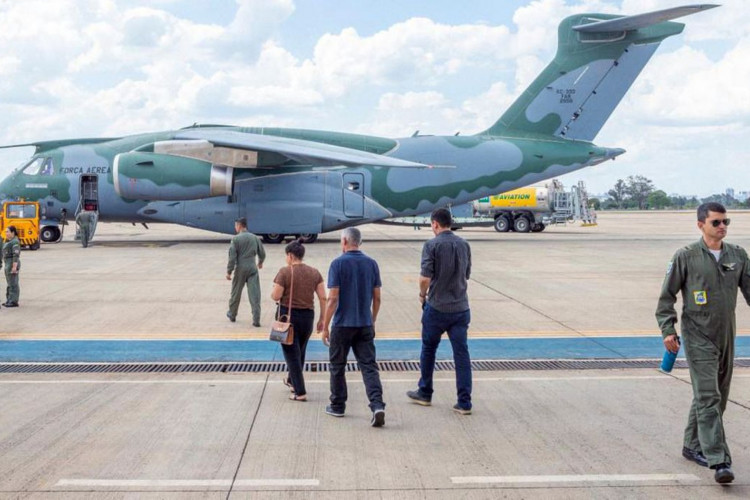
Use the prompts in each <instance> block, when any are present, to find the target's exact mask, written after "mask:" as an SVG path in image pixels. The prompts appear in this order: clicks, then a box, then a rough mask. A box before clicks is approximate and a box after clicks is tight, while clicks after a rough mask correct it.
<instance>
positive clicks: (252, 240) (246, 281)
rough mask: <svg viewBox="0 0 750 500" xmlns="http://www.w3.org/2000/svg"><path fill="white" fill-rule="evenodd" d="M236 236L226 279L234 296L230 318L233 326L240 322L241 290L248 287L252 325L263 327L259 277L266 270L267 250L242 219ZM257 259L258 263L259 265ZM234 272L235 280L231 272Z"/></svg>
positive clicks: (231, 246)
mask: <svg viewBox="0 0 750 500" xmlns="http://www.w3.org/2000/svg"><path fill="white" fill-rule="evenodd" d="M234 230H235V232H236V233H237V234H236V235H235V236H234V237H233V238H232V242H231V243H230V244H229V263H228V264H227V280H231V281H232V294H231V296H230V297H229V310H228V311H227V318H229V321H231V322H232V323H234V322H235V320H236V319H237V309H239V307H240V297H241V296H242V289H243V288H244V287H245V286H247V296H248V298H249V299H250V307H251V308H252V310H253V326H255V327H258V326H260V278H259V277H258V270H259V269H263V261H264V260H266V251H265V250H264V249H263V243H261V241H260V238H258V237H257V236H255V235H254V234H252V233H249V232H248V231H247V219H245V218H244V217H240V218H239V219H237V220H236V221H235V222H234ZM256 259H257V264H256ZM233 272H234V278H232V273H233Z"/></svg>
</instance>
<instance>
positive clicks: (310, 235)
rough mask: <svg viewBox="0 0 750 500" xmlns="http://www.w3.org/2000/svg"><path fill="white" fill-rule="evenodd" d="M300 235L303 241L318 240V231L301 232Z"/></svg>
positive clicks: (313, 241) (311, 241)
mask: <svg viewBox="0 0 750 500" xmlns="http://www.w3.org/2000/svg"><path fill="white" fill-rule="evenodd" d="M299 237H300V238H301V239H302V243H315V242H316V241H318V235H317V234H316V233H307V234H300V235H299Z"/></svg>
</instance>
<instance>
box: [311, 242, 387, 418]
mask: <svg viewBox="0 0 750 500" xmlns="http://www.w3.org/2000/svg"><path fill="white" fill-rule="evenodd" d="M361 244H362V233H360V231H359V229H356V228H353V227H349V228H346V229H344V230H343V231H342V232H341V251H342V252H343V254H342V255H341V256H340V257H337V258H336V259H335V260H334V261H333V262H331V266H330V268H329V269H328V288H329V289H330V293H329V295H328V302H327V304H326V315H325V319H324V320H323V324H324V329H323V343H324V344H325V345H327V346H329V359H330V362H331V404H330V405H328V406H326V413H327V414H329V415H331V416H334V417H343V416H344V411H345V410H346V399H347V389H346V359H347V357H348V356H349V349H352V350H353V351H354V357H355V358H357V363H358V364H359V369H360V371H361V372H362V380H363V381H364V383H365V389H366V391H367V399H369V400H370V410H372V419H371V421H370V424H371V425H372V426H373V427H382V426H383V425H385V403H383V386H382V385H381V383H380V373H379V372H378V365H377V361H375V320H376V319H377V317H378V310H379V309H380V286H381V283H380V269H378V263H377V262H375V260H374V259H372V258H370V257H368V256H367V255H365V254H364V253H362V252H361V251H360V249H359V246H360V245H361ZM331 318H333V327H332V329H331V330H330V331H329V329H328V327H329V325H330V324H331Z"/></svg>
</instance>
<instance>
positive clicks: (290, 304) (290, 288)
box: [276, 266, 294, 323]
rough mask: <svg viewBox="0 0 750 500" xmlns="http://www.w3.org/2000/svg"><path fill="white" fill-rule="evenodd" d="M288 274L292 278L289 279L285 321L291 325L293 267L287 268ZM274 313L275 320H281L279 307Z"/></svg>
mask: <svg viewBox="0 0 750 500" xmlns="http://www.w3.org/2000/svg"><path fill="white" fill-rule="evenodd" d="M289 273H290V274H291V275H292V278H291V282H292V283H291V285H290V286H289V306H288V307H287V314H286V317H287V318H286V319H287V321H288V322H289V323H291V322H292V294H293V293H294V266H289ZM279 306H281V301H279ZM276 313H277V316H276V319H277V320H279V321H280V320H281V319H280V318H281V307H279V309H278V310H277V311H276Z"/></svg>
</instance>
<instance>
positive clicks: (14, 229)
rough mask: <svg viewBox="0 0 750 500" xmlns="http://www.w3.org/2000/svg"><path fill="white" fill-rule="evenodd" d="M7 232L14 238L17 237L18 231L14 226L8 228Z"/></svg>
mask: <svg viewBox="0 0 750 500" xmlns="http://www.w3.org/2000/svg"><path fill="white" fill-rule="evenodd" d="M8 231H10V232H11V233H13V235H14V236H18V229H16V226H8Z"/></svg>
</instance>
